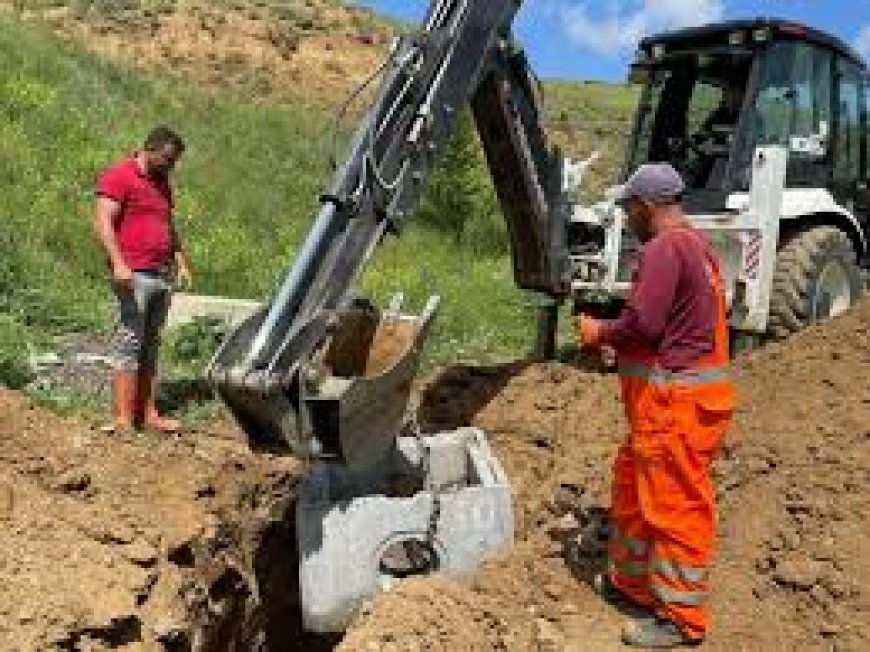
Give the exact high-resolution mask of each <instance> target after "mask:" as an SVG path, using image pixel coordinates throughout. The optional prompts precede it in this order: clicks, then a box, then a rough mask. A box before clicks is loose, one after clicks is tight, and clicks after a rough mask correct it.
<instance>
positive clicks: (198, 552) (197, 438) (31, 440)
mask: <svg viewBox="0 0 870 652" xmlns="http://www.w3.org/2000/svg"><path fill="white" fill-rule="evenodd" d="M297 475H298V467H297V466H296V464H295V463H294V462H291V461H289V460H286V459H279V458H271V457H269V456H265V455H257V456H255V455H254V454H252V453H251V452H250V451H249V450H248V448H247V445H246V444H244V443H243V442H241V441H239V440H237V439H235V438H234V437H233V436H232V434H231V433H230V432H227V433H224V434H221V433H220V432H212V433H210V435H209V436H205V435H204V434H202V433H200V434H197V433H191V434H189V435H186V436H185V437H183V438H180V439H172V440H167V439H164V438H158V437H157V436H149V435H140V436H130V437H116V436H111V435H107V434H104V433H102V432H100V431H99V429H96V428H95V427H94V426H93V425H91V424H89V423H86V422H84V421H81V420H69V419H59V418H56V417H53V416H51V415H49V414H47V413H45V411H44V410H41V409H39V408H37V407H35V406H34V405H33V404H31V403H30V402H29V401H28V400H26V399H25V398H23V397H22V396H20V395H18V394H15V393H12V392H8V391H5V390H0V520H2V527H0V569H2V578H3V581H2V582H0V649H3V650H21V651H22V652H23V651H30V650H102V649H109V648H111V649H115V648H118V649H128V650H190V649H194V650H229V649H245V650H247V649H256V644H257V641H258V640H263V641H266V640H273V641H286V640H294V639H296V638H298V634H299V629H298V626H297V625H296V624H294V621H293V619H292V618H288V617H287V615H286V614H287V613H294V612H295V611H296V609H295V605H294V604H293V603H292V598H293V595H294V591H295V584H294V583H295V581H296V580H295V576H296V561H295V557H294V554H295V553H294V549H293V536H292V533H293V526H292V522H291V520H292V519H289V518H288V514H289V513H290V500H291V498H292V494H293V491H292V488H293V483H294V478H295V477H296V476H297ZM288 600H289V601H290V604H288ZM272 609H275V610H276V612H279V613H280V614H281V619H277V618H274V617H273V614H272V612H271V610H272ZM233 646H235V647H233ZM275 647H276V649H277V647H278V646H277V645H276V646H275Z"/></svg>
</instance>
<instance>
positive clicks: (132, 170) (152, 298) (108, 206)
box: [94, 127, 192, 432]
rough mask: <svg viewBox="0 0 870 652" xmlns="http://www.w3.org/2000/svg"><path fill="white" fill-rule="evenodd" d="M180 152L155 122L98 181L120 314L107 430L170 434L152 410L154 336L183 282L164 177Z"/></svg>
mask: <svg viewBox="0 0 870 652" xmlns="http://www.w3.org/2000/svg"><path fill="white" fill-rule="evenodd" d="M183 152H184V142H183V141H182V139H181V137H180V136H178V134H176V133H175V132H174V131H172V130H171V129H169V128H167V127H157V128H156V129H154V130H153V131H152V132H151V133H150V134H149V135H148V137H147V138H146V140H145V144H144V146H143V148H142V149H141V150H140V151H138V152H136V153H135V154H134V155H133V156H132V157H131V158H127V159H124V160H122V161H120V162H119V163H116V164H114V165H112V166H111V167H109V168H107V169H106V170H105V171H104V172H103V173H102V174H101V175H100V176H99V178H98V180H97V188H96V191H97V209H96V215H95V218H94V229H95V231H96V234H97V237H98V238H99V241H100V243H101V244H102V246H103V249H104V250H105V252H106V256H107V263H108V265H109V268H110V270H111V273H112V281H113V289H114V292H115V295H116V297H117V299H118V306H119V312H120V319H119V322H118V328H117V330H116V332H115V334H114V337H113V339H112V344H111V349H112V356H111V357H112V361H113V376H112V386H113V391H114V428H116V429H121V430H127V429H130V428H132V427H140V426H144V427H148V428H154V429H156V430H159V431H162V432H175V431H177V430H178V429H179V423H178V422H177V421H174V420H172V419H167V418H164V417H161V416H160V414H159V413H158V411H157V407H156V402H155V397H156V393H157V360H158V350H159V344H160V333H161V330H162V328H163V324H164V322H165V320H166V315H167V312H168V311H169V302H170V298H171V293H172V288H173V286H174V284H175V282H176V281H177V282H178V284H180V285H182V286H185V287H188V286H190V285H191V282H192V277H191V273H190V266H189V265H188V261H187V256H186V255H185V253H184V250H183V249H182V246H181V241H180V239H179V237H178V232H177V231H176V230H175V226H174V225H173V221H172V211H173V199H172V188H171V186H170V183H169V175H170V173H171V172H172V170H173V168H174V167H175V164H176V162H177V161H178V159H179V158H180V157H181V155H182V153H183Z"/></svg>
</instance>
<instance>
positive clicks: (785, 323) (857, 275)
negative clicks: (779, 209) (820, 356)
mask: <svg viewBox="0 0 870 652" xmlns="http://www.w3.org/2000/svg"><path fill="white" fill-rule="evenodd" d="M857 258H858V256H857V254H856V252H855V248H854V247H853V246H852V242H851V240H850V239H849V236H848V235H846V233H844V232H843V231H841V230H840V229H838V228H836V227H833V226H817V227H812V228H809V229H806V230H803V231H799V232H797V233H795V234H793V235H792V236H791V237H790V238H788V240H786V242H785V244H784V246H782V248H781V249H780V251H779V253H778V254H777V261H776V268H775V271H774V274H773V287H772V289H771V297H770V319H769V321H768V335H770V336H771V337H773V338H775V339H783V338H785V337H788V336H789V335H791V334H793V333H797V332H798V331H801V330H803V329H804V328H806V327H807V326H809V325H810V324H813V323H815V322H818V321H822V320H824V319H828V318H830V317H836V316H838V315H840V314H842V313H843V312H845V311H846V310H848V309H849V308H850V307H851V306H853V305H854V304H855V303H856V302H857V301H858V299H859V297H860V296H861V292H862V289H863V288H862V280H861V270H860V269H859V267H858V261H857Z"/></svg>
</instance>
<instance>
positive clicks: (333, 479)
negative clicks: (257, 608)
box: [296, 428, 513, 633]
mask: <svg viewBox="0 0 870 652" xmlns="http://www.w3.org/2000/svg"><path fill="white" fill-rule="evenodd" d="M423 447H425V450H424V448H423ZM426 451H428V454H427V453H426ZM427 461H428V462H427ZM433 487H438V488H439V490H437V491H434V492H433V491H432V488H433ZM436 503H437V505H436ZM436 511H437V527H436V528H435V531H434V533H433V534H432V536H430V534H429V532H430V527H429V526H430V521H431V519H432V516H433V514H434V513H436ZM296 527H297V537H298V540H299V551H300V568H299V578H300V593H301V603H302V615H303V622H304V624H305V627H306V628H307V629H309V630H311V631H315V632H322V633H327V632H340V631H343V630H344V629H346V627H347V626H348V624H349V623H350V621H351V620H352V619H353V617H354V616H355V615H356V614H357V612H358V611H359V609H360V607H361V606H362V604H363V603H364V602H365V600H366V599H368V598H370V597H371V596H373V595H374V594H376V593H377V592H378V591H382V590H386V589H389V588H390V587H391V586H392V585H393V584H394V583H395V582H397V581H400V580H401V578H402V577H404V576H408V575H419V574H427V573H432V572H444V573H448V574H453V575H456V574H463V573H468V572H470V571H473V570H474V569H475V568H477V567H478V566H479V565H480V563H481V562H482V561H483V560H484V559H486V558H487V557H489V556H490V555H492V554H493V553H494V552H496V551H498V550H499V549H500V548H502V547H504V546H505V545H506V544H508V543H509V542H510V541H511V540H512V539H513V513H512V507H511V493H510V486H509V485H508V481H507V478H506V477H505V474H504V471H503V469H502V467H501V465H500V464H499V462H498V460H497V459H496V457H495V455H494V454H493V452H492V449H491V448H490V447H489V444H488V442H487V441H486V437H485V436H484V434H483V432H481V431H480V430H477V429H472V428H467V429H462V430H458V431H456V432H451V433H439V434H437V435H433V436H431V437H426V438H424V439H423V440H422V447H421V441H420V440H418V439H415V438H400V439H399V440H398V442H397V447H396V449H395V451H394V454H393V455H392V456H391V457H390V458H388V459H385V460H384V461H383V462H381V463H380V464H379V465H378V466H376V467H373V468H371V469H367V470H365V471H357V470H349V469H347V468H346V467H343V466H339V465H335V464H320V465H318V466H317V467H316V468H315V469H314V470H313V472H312V473H311V474H310V475H309V476H307V477H306V478H305V480H304V481H303V482H302V484H301V486H300V490H299V497H298V502H297V512H296Z"/></svg>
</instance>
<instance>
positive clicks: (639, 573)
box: [609, 377, 732, 638]
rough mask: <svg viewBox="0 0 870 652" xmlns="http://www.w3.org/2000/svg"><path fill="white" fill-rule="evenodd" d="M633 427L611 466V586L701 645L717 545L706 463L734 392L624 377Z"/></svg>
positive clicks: (724, 426)
mask: <svg viewBox="0 0 870 652" xmlns="http://www.w3.org/2000/svg"><path fill="white" fill-rule="evenodd" d="M622 384H623V396H624V399H625V401H626V410H627V412H628V413H629V421H630V422H631V435H630V437H629V440H628V441H627V442H626V443H625V444H624V445H623V446H622V447H621V448H620V450H619V453H618V455H617V459H616V463H615V466H614V482H613V496H612V507H611V517H612V520H613V526H614V532H613V537H612V539H611V542H610V546H609V557H610V568H609V572H610V579H611V581H612V582H613V584H614V585H615V586H616V587H617V588H619V589H620V590H621V591H622V592H624V593H625V594H626V595H628V596H629V597H630V598H632V599H633V600H634V601H635V602H638V603H639V604H642V605H645V606H648V607H651V608H653V609H655V611H656V612H657V613H659V615H661V616H662V617H664V618H667V619H668V620H671V621H673V622H675V623H677V624H678V625H679V626H680V627H681V628H682V629H683V631H684V632H685V634H686V635H688V636H690V637H692V638H703V637H704V635H705V633H706V631H707V628H708V625H709V611H708V608H707V597H708V594H709V590H710V588H709V584H708V578H707V574H708V570H709V567H710V564H711V561H712V557H713V543H714V537H715V520H716V506H715V490H714V488H713V483H712V479H711V477H710V472H711V468H710V467H711V463H712V460H713V456H714V454H715V452H716V450H717V449H718V448H719V446H720V444H721V441H722V438H723V435H724V433H725V430H726V429H727V427H728V425H729V423H730V421H731V404H732V399H731V397H730V393H729V392H728V391H727V390H724V391H723V389H722V388H720V387H718V386H717V385H716V384H709V385H696V386H692V385H686V384H682V383H675V384H650V383H647V382H645V381H643V380H641V379H638V378H630V377H629V378H623V381H622Z"/></svg>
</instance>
